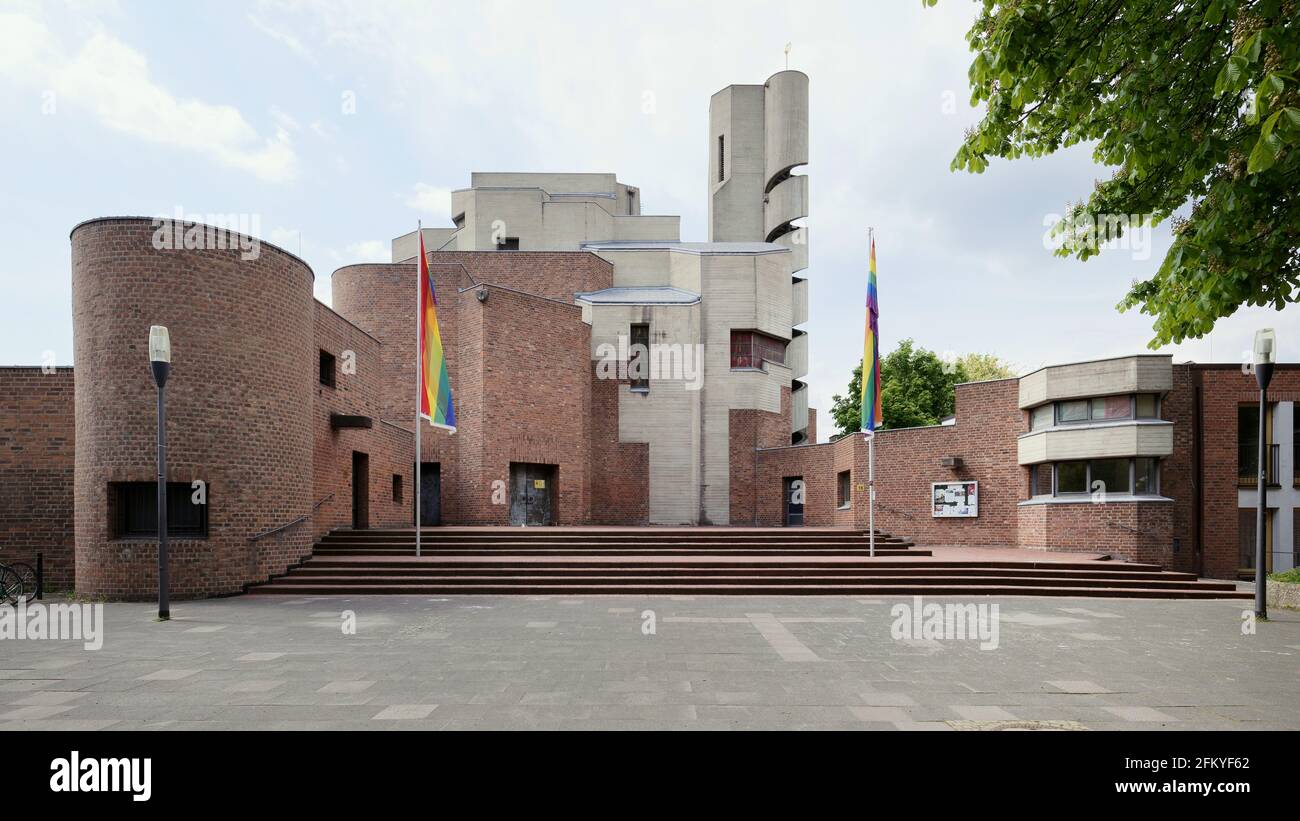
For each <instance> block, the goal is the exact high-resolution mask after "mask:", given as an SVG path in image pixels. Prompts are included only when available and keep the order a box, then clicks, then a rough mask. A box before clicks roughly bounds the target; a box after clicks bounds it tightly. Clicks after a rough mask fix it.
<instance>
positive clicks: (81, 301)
mask: <svg viewBox="0 0 1300 821" xmlns="http://www.w3.org/2000/svg"><path fill="white" fill-rule="evenodd" d="M151 223H152V221H151V220H149V219H147V218H110V219H101V220H93V221H91V222H87V223H82V224H81V225H79V226H77V227H76V228H75V229H74V230H73V232H72V237H71V240H72V312H73V330H74V339H75V361H76V363H77V369H78V372H79V373H81V374H84V375H85V377H84V378H81V379H79V380H78V383H77V390H76V443H77V447H76V459H75V463H76V469H75V476H76V479H75V500H76V566H77V573H76V576H77V578H76V584H77V590H78V592H80V593H86V594H94V595H103V596H108V597H113V598H149V597H151V596H153V595H154V594H155V593H156V589H157V541H156V539H122V538H117V537H116V536H115V535H114V533H113V532H112V527H111V525H110V521H109V509H108V508H109V502H108V499H109V492H108V491H109V484H110V483H111V482H125V481H153V480H154V476H155V470H156V466H155V437H156V424H155V389H154V385H153V380H152V379H151V377H150V373H149V364H148V356H147V339H148V333H149V326H150V325H165V326H167V327H168V328H169V329H170V331H171V343H172V374H171V379H170V381H169V382H168V385H167V397H168V402H167V409H168V415H167V436H168V462H167V470H168V476H167V479H168V481H171V482H183V483H187V484H188V483H190V482H192V481H194V480H202V481H204V482H206V483H207V489H208V519H209V534H210V535H209V537H208V538H206V539H200V538H189V539H173V540H172V541H171V549H170V556H171V579H172V587H171V590H172V595H173V596H175V597H177V598H190V597H203V596H212V595H220V594H226V593H235V592H239V591H240V590H242V589H243V586H244V585H245V584H246V583H248V582H250V581H257V580H259V579H264V578H266V577H267V576H268V575H270V574H274V573H280V572H283V571H284V570H285V569H286V568H287V567H288V566H289V565H291V564H293V563H294V562H297V561H299V560H300V559H301V558H303V557H304V556H306V555H307V554H308V553H309V552H310V550H311V543H312V542H311V530H310V528H306V527H293V528H289V529H287V530H285V531H282V532H280V533H278V534H276V535H273V536H269V537H266V538H264V539H262V540H260V541H257V542H256V543H254V542H250V537H252V536H254V535H256V534H258V533H260V532H262V531H265V530H269V529H272V528H275V527H278V526H280V525H282V524H285V523H286V522H288V521H291V520H293V519H295V518H297V517H299V516H303V515H308V514H309V513H310V512H311V506H312V481H313V480H312V386H313V385H314V384H315V382H316V374H317V369H318V360H317V355H316V346H315V344H314V340H313V309H312V304H313V302H312V273H311V269H310V268H308V266H307V265H306V263H304V262H302V261H301V260H299V259H298V258H297V257H294V256H293V255H291V254H288V253H286V252H284V251H281V250H280V249H278V248H275V247H273V246H271V245H268V244H266V243H263V244H262V245H261V248H260V254H259V255H258V256H257V258H256V259H242V258H241V254H240V252H239V251H238V250H221V249H215V248H214V249H209V250H155V248H154V247H153V243H152V238H153V236H154V228H153V226H152V224H151Z"/></svg>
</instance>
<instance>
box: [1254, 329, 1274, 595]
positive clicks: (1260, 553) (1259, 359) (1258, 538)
mask: <svg viewBox="0 0 1300 821" xmlns="http://www.w3.org/2000/svg"><path fill="white" fill-rule="evenodd" d="M1276 352H1277V334H1275V333H1273V329H1272V328H1263V329H1261V330H1259V331H1257V332H1256V333H1255V382H1256V383H1258V384H1259V506H1258V507H1257V508H1256V509H1255V617H1256V618H1260V619H1266V618H1268V595H1267V590H1266V582H1265V579H1264V573H1265V565H1266V559H1267V556H1266V554H1265V552H1264V546H1265V541H1266V540H1265V538H1264V527H1265V524H1266V523H1267V521H1268V515H1267V514H1268V484H1267V483H1268V463H1267V462H1266V461H1265V459H1266V458H1267V453H1266V451H1267V449H1268V446H1267V445H1266V444H1265V438H1264V437H1265V433H1266V431H1265V427H1264V425H1265V420H1266V419H1267V413H1268V383H1269V381H1270V380H1272V378H1273V365H1274V363H1275V362H1277V353H1276Z"/></svg>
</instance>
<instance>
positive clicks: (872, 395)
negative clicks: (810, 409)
mask: <svg viewBox="0 0 1300 821" xmlns="http://www.w3.org/2000/svg"><path fill="white" fill-rule="evenodd" d="M868 369H869V370H868ZM859 409H860V410H861V412H862V430H872V431H874V430H875V429H876V428H877V427H878V426H879V425H880V423H881V418H880V417H881V413H880V303H879V302H878V301H877V297H876V238H875V237H872V238H871V273H870V274H868V275H867V333H866V342H865V344H864V346H863V349H862V402H861V404H860V405H859Z"/></svg>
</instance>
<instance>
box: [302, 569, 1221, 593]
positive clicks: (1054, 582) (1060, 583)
mask: <svg viewBox="0 0 1300 821" xmlns="http://www.w3.org/2000/svg"><path fill="white" fill-rule="evenodd" d="M593 580H594V581H595V582H596V583H597V584H601V585H610V586H613V585H619V586H626V585H648V584H660V583H663V582H669V583H671V584H680V585H693V586H694V585H708V584H718V583H723V584H782V583H789V584H820V583H830V584H899V583H910V584H915V585H918V586H921V585H925V586H935V585H941V586H948V585H954V586H957V585H959V586H963V587H972V586H975V587H978V586H982V585H988V584H998V585H1014V586H1017V587H1107V588H1133V587H1136V588H1150V589H1163V590H1169V589H1176V588H1178V589H1181V588H1187V589H1193V588H1194V589H1197V590H1224V591H1227V590H1235V589H1236V586H1235V585H1233V584H1231V583H1226V582H1224V583H1216V582H1203V583H1196V582H1186V581H1182V580H1179V579H1105V578H1092V579H1080V578H1076V577H1060V576H997V577H974V576H967V575H964V574H961V575H946V576H925V577H916V578H910V579H903V580H901V581H900V579H898V578H887V577H881V576H875V575H872V574H856V575H854V574H823V573H784V574H764V575H756V574H743V573H696V574H690V575H682V574H663V573H629V574H609V575H605V576H597V577H593V576H590V575H583V574H572V573H510V574H495V573H430V574H427V575H412V574H354V575H350V576H344V577H340V576H312V575H304V574H301V573H293V574H291V575H288V576H285V577H284V578H283V579H280V580H279V581H278V582H277V583H279V584H295V585H311V584H323V583H332V582H334V581H338V582H345V583H348V584H352V585H354V586H357V587H371V586H382V585H389V584H416V583H419V584H448V585H468V584H491V583H509V584H581V583H587V582H592V581H593Z"/></svg>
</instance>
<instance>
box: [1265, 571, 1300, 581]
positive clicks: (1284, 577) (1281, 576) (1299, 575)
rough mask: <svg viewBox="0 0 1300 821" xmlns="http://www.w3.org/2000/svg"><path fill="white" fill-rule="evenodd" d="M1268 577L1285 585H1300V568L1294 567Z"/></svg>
mask: <svg viewBox="0 0 1300 821" xmlns="http://www.w3.org/2000/svg"><path fill="white" fill-rule="evenodd" d="M1268 577H1269V578H1270V579H1272V580H1273V581H1275V582H1282V583H1283V584H1300V567H1293V568H1291V569H1290V570H1286V571H1283V572H1281V573H1270V574H1268Z"/></svg>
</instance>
